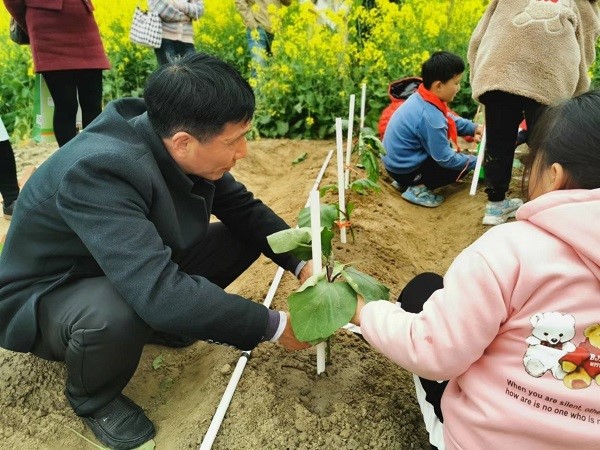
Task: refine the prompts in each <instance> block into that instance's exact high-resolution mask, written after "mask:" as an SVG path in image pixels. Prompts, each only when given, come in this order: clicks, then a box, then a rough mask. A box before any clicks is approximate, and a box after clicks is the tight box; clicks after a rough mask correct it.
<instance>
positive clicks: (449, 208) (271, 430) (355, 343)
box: [0, 140, 485, 450]
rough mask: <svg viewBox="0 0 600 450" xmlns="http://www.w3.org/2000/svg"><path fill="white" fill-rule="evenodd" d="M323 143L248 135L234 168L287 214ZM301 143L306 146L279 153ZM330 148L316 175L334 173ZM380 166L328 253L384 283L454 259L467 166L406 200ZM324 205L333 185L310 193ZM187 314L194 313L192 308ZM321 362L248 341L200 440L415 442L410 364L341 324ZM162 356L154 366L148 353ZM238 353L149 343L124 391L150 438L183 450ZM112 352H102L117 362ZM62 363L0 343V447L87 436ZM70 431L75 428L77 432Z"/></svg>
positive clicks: (72, 442)
mask: <svg viewBox="0 0 600 450" xmlns="http://www.w3.org/2000/svg"><path fill="white" fill-rule="evenodd" d="M333 148H334V143H333V142H332V141H288V140H258V141H254V142H251V143H250V154H249V156H248V157H247V158H246V159H245V160H243V161H241V162H240V163H239V164H238V166H237V167H236V168H235V173H234V174H235V176H236V177H237V178H238V179H239V180H241V181H242V182H244V183H245V184H246V185H247V187H248V188H249V189H250V190H251V191H253V192H254V193H255V194H256V195H257V197H259V198H261V199H262V200H263V201H264V202H265V203H267V204H268V205H270V206H271V207H272V208H273V209H274V210H275V211H276V212H278V213H279V214H280V215H282V216H283V217H284V218H285V219H286V220H287V221H288V223H290V224H292V225H294V224H295V220H296V214H297V213H298V211H299V210H300V209H301V208H302V207H304V205H305V202H306V200H307V197H308V193H309V190H310V189H311V187H312V186H313V183H314V181H315V178H316V176H317V174H318V172H319V169H320V168H321V165H322V163H323V161H324V158H325V156H326V154H327V152H328V151H329V150H331V149H333ZM53 149H54V147H53V146H51V145H45V146H35V147H30V148H24V149H20V150H18V151H17V155H18V164H19V167H20V168H21V170H22V168H23V167H24V166H25V165H27V164H38V165H39V163H40V162H41V161H42V160H43V159H44V158H45V156H47V154H48V153H50V152H51V151H53ZM304 152H306V153H308V157H307V158H306V160H304V161H303V162H301V163H298V164H296V165H293V164H292V161H294V160H295V159H296V158H297V157H299V156H300V155H302V154H303V153H304ZM335 167H336V164H335V155H334V157H333V159H332V161H331V163H330V164H329V166H328V169H327V171H326V173H325V176H324V178H323V181H322V185H323V184H332V183H336V180H337V178H336V175H335ZM388 182H389V180H387V179H386V178H385V177H384V179H383V180H382V181H381V185H382V191H381V193H372V194H369V195H365V196H359V195H357V194H355V193H350V194H349V197H350V198H349V201H352V202H354V203H355V204H356V207H355V211H354V214H353V218H352V222H353V226H354V233H355V237H356V239H355V241H354V242H352V239H351V238H350V239H349V242H348V243H347V244H341V243H339V239H338V238H337V237H336V242H337V244H336V246H335V254H336V259H337V260H339V261H342V262H353V263H354V265H355V266H356V267H357V268H358V269H359V270H362V271H363V272H366V273H368V274H371V275H372V276H375V277H377V278H378V279H379V280H380V281H381V282H383V283H384V284H386V285H388V286H389V287H390V288H391V294H392V295H391V299H392V300H395V298H396V297H397V296H398V294H399V292H400V290H401V289H402V287H403V286H404V284H405V283H406V282H407V281H408V280H410V279H411V278H412V277H413V276H414V275H416V274H418V273H420V272H423V271H434V272H438V273H441V274H443V273H444V271H445V270H446V269H447V268H448V266H449V265H450V263H451V261H452V260H453V258H454V257H455V256H456V255H457V254H458V253H459V252H460V251H461V250H462V249H463V248H465V247H466V246H467V245H469V244H470V243H471V242H472V241H473V240H475V239H476V238H477V237H478V236H480V235H481V234H482V233H483V232H484V227H483V226H482V225H481V224H480V222H481V217H482V212H483V206H484V202H485V199H484V194H483V193H482V192H481V190H480V191H478V193H477V195H476V196H474V197H471V196H469V193H468V191H469V186H470V178H469V179H468V180H467V181H466V182H464V183H462V184H459V185H456V186H452V187H448V188H446V189H444V190H442V191H441V193H442V194H443V195H445V196H446V201H445V202H444V203H443V204H442V205H441V206H440V207H439V208H436V209H427V208H422V207H418V206H414V205H411V204H409V203H407V202H405V201H404V200H402V199H401V197H400V195H399V193H398V192H397V191H395V190H394V189H393V188H392V187H391V186H390V185H389V183H388ZM323 201H324V202H327V203H335V202H336V201H337V196H334V195H332V194H327V196H326V197H325V198H324V199H323ZM276 269H277V268H276V267H275V265H274V264H273V263H271V262H270V261H268V260H266V259H261V260H259V261H257V262H256V263H255V265H253V266H252V267H251V268H250V270H248V271H247V273H245V274H244V275H243V276H242V277H240V279H238V280H237V281H236V282H235V283H234V284H233V285H232V286H230V287H229V289H228V290H229V291H231V292H236V293H239V294H241V295H244V296H246V297H247V298H250V299H252V300H254V301H256V302H262V301H263V300H264V298H265V296H266V294H267V291H268V289H269V286H270V284H271V281H272V280H273V277H274V275H275V273H276ZM297 287H298V283H297V281H296V280H295V279H294V278H293V276H292V275H290V274H285V275H284V277H283V279H282V282H281V283H280V285H279V288H278V290H277V293H276V295H275V298H274V301H273V306H274V307H276V308H280V309H284V308H286V297H287V296H288V295H289V294H290V293H291V292H292V291H293V290H295V289H296V288H297ZM192 319H193V318H192ZM331 350H332V364H331V365H330V366H328V368H327V372H326V373H325V374H324V375H321V376H317V375H316V356H315V350H314V349H309V350H303V351H300V352H295V353H290V352H286V351H285V350H283V349H282V348H281V347H280V346H279V345H277V344H272V343H266V344H261V345H259V346H258V347H257V348H256V349H255V350H254V351H253V352H252V355H251V356H252V357H251V359H250V360H249V362H248V365H247V366H246V369H245V371H244V373H243V375H242V377H241V380H240V383H239V385H238V388H237V391H236V393H235V395H234V396H233V400H232V402H231V405H230V407H229V410H228V412H227V415H226V417H225V420H224V421H223V424H222V426H221V429H220V430H219V433H218V435H217V438H216V440H215V443H214V445H213V449H216V450H238V449H239V450H242V449H278V450H280V449H365V450H366V449H386V450H394V449H425V448H428V443H427V436H426V432H425V429H424V426H423V425H422V421H421V417H420V412H419V409H418V406H417V405H416V400H415V396H414V392H413V391H414V390H413V385H412V378H411V375H410V374H409V373H407V372H406V371H404V370H403V369H401V368H400V367H398V366H396V365H395V364H393V363H391V362H389V361H388V360H387V359H386V358H384V357H383V356H381V355H380V354H378V353H377V352H376V351H374V350H373V349H372V348H370V346H369V345H368V344H367V343H365V342H364V341H363V340H362V339H361V338H360V337H358V336H357V335H354V334H352V333H350V332H349V331H346V330H340V331H338V332H337V333H336V334H335V335H334V337H333V338H332V344H331ZM159 356H161V357H162V358H163V360H164V364H163V365H162V366H161V367H159V368H157V369H154V368H153V364H152V363H153V361H154V360H155V358H157V357H159ZM239 357H240V352H239V351H237V350H235V349H232V348H229V347H224V346H218V345H212V344H208V343H204V342H199V343H196V344H194V345H193V346H191V347H189V348H185V349H180V350H175V349H167V348H163V347H158V346H153V345H148V346H147V347H146V348H145V350H144V353H143V355H142V359H141V361H140V364H139V367H138V370H137V372H136V374H135V376H134V377H133V379H132V380H131V382H130V384H129V385H128V386H127V388H126V390H125V394H126V395H128V396H130V397H131V398H132V399H134V400H135V401H136V402H137V403H138V404H139V405H141V406H142V407H143V408H144V409H145V411H146V412H147V414H148V416H149V417H150V419H152V420H153V422H154V423H155V425H156V429H157V435H156V437H155V440H154V441H155V443H156V448H157V449H160V450H163V449H164V450H166V449H174V450H175V449H193V448H198V446H199V445H200V443H201V442H202V440H203V437H204V434H205V433H206V431H207V429H208V427H209V425H210V422H211V419H212V416H213V414H214V413H215V411H216V409H217V405H218V403H219V401H220V399H221V396H222V394H223V392H224V391H225V387H226V385H227V383H228V382H229V379H230V377H231V374H232V371H233V368H234V367H235V365H236V363H237V361H238V359H239ZM118 358H119V356H118V354H115V362H117V361H118ZM64 380H65V368H64V365H63V364H62V363H59V362H47V361H42V360H40V359H37V358H35V357H33V356H31V355H28V354H18V353H13V352H8V351H5V350H0V449H56V450H58V449H61V450H63V449H87V448H89V449H92V448H94V446H93V445H92V444H91V443H88V442H87V441H86V440H85V439H84V438H83V437H82V436H85V437H86V438H88V439H90V440H92V441H94V442H96V441H95V440H94V438H93V435H92V433H91V432H90V431H89V430H88V429H87V428H86V427H85V426H84V425H83V423H82V422H81V420H80V419H78V418H77V417H76V416H75V415H74V414H73V412H72V410H71V408H70V407H69V405H68V404H67V401H66V399H65V397H64V395H63V389H64ZM78 433H80V434H81V435H82V436H80V435H78Z"/></svg>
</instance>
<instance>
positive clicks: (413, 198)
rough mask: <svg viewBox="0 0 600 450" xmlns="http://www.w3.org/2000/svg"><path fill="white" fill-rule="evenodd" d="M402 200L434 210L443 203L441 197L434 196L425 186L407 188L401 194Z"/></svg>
mask: <svg viewBox="0 0 600 450" xmlns="http://www.w3.org/2000/svg"><path fill="white" fill-rule="evenodd" d="M402 198H403V199H404V200H406V201H408V202H411V203H414V204H415V205H420V206H425V207H427V208H435V207H437V206H440V205H441V204H442V202H443V201H444V197H442V196H441V195H435V194H434V193H433V192H431V191H430V190H429V189H427V187H425V186H409V187H408V188H407V189H406V190H405V191H404V192H403V193H402Z"/></svg>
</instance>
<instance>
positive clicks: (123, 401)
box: [32, 277, 154, 448]
mask: <svg viewBox="0 0 600 450" xmlns="http://www.w3.org/2000/svg"><path fill="white" fill-rule="evenodd" d="M151 331H152V330H151V329H150V327H149V326H148V325H147V324H146V323H145V322H144V321H142V319H141V318H140V317H139V316H138V315H137V314H136V313H135V311H134V310H133V309H132V308H131V307H130V306H129V305H128V304H127V303H126V302H125V300H124V299H123V298H122V297H121V295H120V294H119V293H118V292H117V291H116V290H115V289H114V287H113V286H112V285H111V284H110V282H109V281H108V279H107V278H106V277H97V278H86V279H82V280H77V281H73V282H72V283H70V284H68V285H66V286H64V287H61V288H59V289H57V290H55V291H53V292H51V293H49V294H47V295H45V296H43V297H42V298H41V299H40V301H39V303H38V336H37V339H36V343H35V345H34V348H33V350H32V353H33V354H34V355H36V356H38V357H40V358H43V359H48V360H53V361H64V362H65V364H66V366H67V382H66V396H67V399H68V400H69V403H70V404H71V406H72V408H73V410H74V411H75V413H76V414H77V415H78V416H80V417H82V418H83V419H84V421H85V422H86V423H87V424H88V425H89V426H90V428H91V429H92V431H93V432H94V434H95V435H96V437H97V438H98V439H99V440H100V441H101V442H103V443H104V444H106V445H109V446H110V447H115V448H133V447H136V446H139V445H141V444H143V443H144V442H146V441H147V440H149V439H151V438H152V436H153V435H154V426H153V425H152V422H150V420H149V419H148V418H147V417H146V416H145V414H144V412H143V411H142V409H141V408H140V407H139V406H137V405H136V404H135V403H133V402H132V401H131V400H129V399H128V398H127V397H125V396H124V395H123V394H121V391H122V390H123V388H124V387H125V386H126V385H127V383H128V382H129V380H130V379H131V377H132V376H133V374H134V372H135V370H136V368H137V366H138V363H139V359H140V356H141V353H142V349H143V347H144V344H145V343H146V341H147V339H148V336H149V335H150V333H151Z"/></svg>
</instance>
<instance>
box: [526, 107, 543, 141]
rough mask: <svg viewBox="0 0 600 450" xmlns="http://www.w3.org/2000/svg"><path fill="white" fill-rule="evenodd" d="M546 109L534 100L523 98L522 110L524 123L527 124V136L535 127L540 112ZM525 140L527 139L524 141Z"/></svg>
mask: <svg viewBox="0 0 600 450" xmlns="http://www.w3.org/2000/svg"><path fill="white" fill-rule="evenodd" d="M545 109H546V106H545V105H542V104H541V103H538V102H536V101H535V100H531V99H525V100H524V110H525V123H526V124H527V136H531V132H532V131H533V129H534V128H535V125H536V123H537V121H538V119H539V118H540V116H541V114H542V113H543V112H544V110H545ZM525 142H527V141H525Z"/></svg>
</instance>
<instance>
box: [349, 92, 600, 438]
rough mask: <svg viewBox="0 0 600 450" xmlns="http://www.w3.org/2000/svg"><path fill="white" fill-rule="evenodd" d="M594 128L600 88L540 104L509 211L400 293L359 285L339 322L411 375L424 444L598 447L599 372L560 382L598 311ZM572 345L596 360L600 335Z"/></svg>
mask: <svg viewBox="0 0 600 450" xmlns="http://www.w3.org/2000/svg"><path fill="white" fill-rule="evenodd" d="M598 142H600V91H592V92H586V93H584V94H582V95H580V96H577V97H574V98H572V99H570V100H568V101H566V102H565V103H563V104H561V105H558V106H551V107H548V108H547V109H546V111H545V112H544V113H543V115H542V116H541V117H540V119H539V121H538V124H537V126H536V129H535V130H534V131H533V134H532V136H531V138H530V147H531V151H532V154H531V157H532V158H531V161H532V162H531V163H528V165H527V167H528V169H527V172H526V174H527V175H528V179H529V182H528V186H527V187H526V188H527V192H528V196H529V198H530V200H531V201H529V202H528V203H526V204H525V205H523V206H522V207H521V208H520V209H519V210H518V211H517V221H516V222H513V223H508V224H505V225H502V226H498V227H494V228H492V229H491V230H489V231H488V232H487V233H485V234H484V235H483V236H482V237H481V238H479V239H478V240H477V241H475V242H474V243H473V244H472V245H471V246H469V247H468V248H466V249H465V250H464V251H463V252H462V253H460V254H459V255H458V257H457V258H456V259H455V260H454V262H453V263H452V264H451V266H450V268H449V269H448V271H447V273H446V275H445V276H444V278H443V279H442V278H441V277H440V276H439V275H436V274H432V273H426V274H421V275H418V276H417V277H415V278H414V279H413V280H412V281H410V282H409V283H408V285H407V286H406V287H405V288H404V290H403V291H402V293H401V295H400V298H399V302H400V307H399V306H398V304H394V303H390V302H388V301H383V300H381V301H372V302H369V303H368V304H366V305H365V304H364V302H363V301H362V299H360V298H359V301H358V307H357V311H356V314H355V316H354V317H353V319H352V322H353V323H354V324H356V325H360V327H361V331H362V334H363V336H364V338H365V339H366V340H367V341H368V342H369V343H370V344H371V345H373V347H375V348H376V349H377V350H379V351H380V352H382V353H383V354H384V355H386V356H387V357H389V358H390V359H391V360H393V361H394V362H396V363H397V364H399V365H400V366H402V367H404V368H405V369H407V370H409V371H411V372H412V373H413V374H415V375H416V376H415V385H416V388H417V399H418V400H419V403H420V404H421V407H422V409H423V416H424V419H425V423H426V426H427V429H428V431H429V432H430V442H431V444H432V445H433V446H435V447H436V448H438V449H444V448H445V449H466V450H472V449H486V448H487V449H494V450H504V449H506V450H517V449H544V450H564V449H568V448H573V449H578V450H584V449H585V450H592V449H597V448H599V443H600V403H599V402H598V398H599V393H600V376H598V375H596V372H594V373H593V374H592V378H591V380H590V377H587V378H586V379H581V380H580V382H574V381H576V380H575V378H576V377H577V376H579V375H578V372H577V370H576V369H575V368H574V367H573V365H569V364H567V363H566V362H565V361H571V360H572V357H575V356H576V355H577V356H580V354H581V352H582V350H581V348H578V349H576V347H577V345H578V344H579V343H580V342H582V341H584V342H586V338H587V337H588V336H589V334H590V330H592V329H596V328H597V327H598V326H599V325H598V324H599V323H600V252H599V251H598V249H599V248H600V228H598V225H597V224H598V223H600V152H598ZM586 349H587V350H586V351H588V352H589V354H588V359H587V362H586V364H588V366H589V367H596V368H599V367H600V347H598V348H596V347H593V346H590V345H588V346H587V347H586ZM578 352H579V353H578ZM567 355H570V357H569V356H567ZM580 359H581V358H580ZM582 376H583V375H582ZM419 377H422V378H419ZM430 380H448V381H447V382H444V383H438V382H436V381H430ZM440 397H441V399H440ZM432 410H433V411H432ZM433 412H435V414H433Z"/></svg>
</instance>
